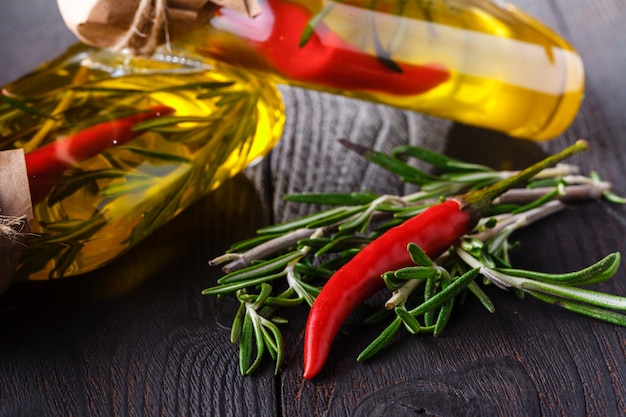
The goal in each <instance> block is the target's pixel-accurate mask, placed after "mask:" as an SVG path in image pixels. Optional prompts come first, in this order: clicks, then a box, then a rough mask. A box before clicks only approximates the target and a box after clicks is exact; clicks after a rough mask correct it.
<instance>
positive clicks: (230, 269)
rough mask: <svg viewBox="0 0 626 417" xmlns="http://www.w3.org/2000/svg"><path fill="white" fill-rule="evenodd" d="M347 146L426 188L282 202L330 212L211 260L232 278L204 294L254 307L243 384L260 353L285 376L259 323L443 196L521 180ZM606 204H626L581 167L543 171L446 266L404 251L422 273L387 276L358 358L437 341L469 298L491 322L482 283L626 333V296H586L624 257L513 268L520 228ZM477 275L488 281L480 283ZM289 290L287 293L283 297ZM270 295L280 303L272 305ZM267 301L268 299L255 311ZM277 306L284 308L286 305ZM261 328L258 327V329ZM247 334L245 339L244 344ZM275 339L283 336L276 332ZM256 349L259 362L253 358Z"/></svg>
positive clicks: (278, 228)
mask: <svg viewBox="0 0 626 417" xmlns="http://www.w3.org/2000/svg"><path fill="white" fill-rule="evenodd" d="M340 142H341V143H342V144H343V145H344V146H345V147H346V148H347V149H349V150H351V151H354V152H357V153H359V154H360V155H362V156H363V157H364V158H366V159H367V160H368V161H370V162H372V163H374V164H377V165H379V166H381V167H382V168H384V169H386V170H388V171H390V172H392V173H395V174H397V175H398V176H399V177H400V178H401V179H402V180H403V181H405V182H410V183H413V184H416V185H418V186H419V190H418V191H417V192H415V193H412V194H409V195H404V196H389V195H376V194H374V193H371V192H369V191H365V192H361V193H355V192H351V193H308V194H298V195H289V196H286V199H287V200H290V201H293V202H299V203H305V204H318V205H326V206H330V208H328V209H326V210H323V211H320V212H317V213H314V214H311V215H308V216H305V217H301V218H297V219H294V220H292V221H289V222H286V223H283V224H277V225H272V226H268V227H265V228H263V229H260V230H259V231H258V233H257V236H255V237H253V238H251V239H249V240H246V241H243V242H240V243H238V244H236V245H234V246H233V248H232V250H231V251H230V252H228V253H226V254H224V255H222V256H219V257H217V258H215V259H213V260H212V261H210V263H211V264H212V265H220V264H223V265H224V266H223V270H224V271H225V272H226V275H225V276H224V277H222V278H221V279H219V280H218V282H217V285H215V286H213V287H210V288H207V289H206V290H204V291H203V294H205V295H228V294H235V295H236V297H237V298H238V300H239V301H240V303H244V301H245V302H251V301H250V300H254V302H253V305H254V308H250V307H245V308H244V307H241V309H240V312H239V313H238V315H237V317H236V318H235V323H234V324H233V328H236V329H237V331H236V334H237V335H238V336H239V337H237V338H236V341H237V343H239V346H240V352H243V353H242V355H243V356H242V357H243V358H244V360H243V364H244V365H245V366H242V373H244V374H248V373H249V372H251V370H252V369H253V368H256V367H257V366H258V361H260V356H259V355H261V356H262V355H263V354H264V352H267V353H269V354H270V356H271V357H272V358H273V359H274V360H276V361H277V363H276V369H277V370H278V369H279V367H280V365H281V363H280V362H279V360H280V359H281V358H282V357H283V355H282V352H278V351H275V349H276V346H278V344H277V343H276V340H277V336H273V337H274V339H272V338H268V336H267V335H266V336H263V337H261V336H262V333H261V331H260V330H259V329H258V328H259V327H263V326H262V325H261V324H260V322H259V320H261V318H263V323H267V322H272V320H273V319H274V318H275V314H276V313H277V312H278V311H279V310H280V309H283V308H289V307H294V306H301V305H302V304H303V303H302V301H306V303H307V304H309V305H311V303H312V302H313V300H314V297H315V296H316V295H317V293H318V291H319V289H320V287H321V286H322V285H323V284H324V282H325V280H326V279H327V278H328V277H330V275H331V274H332V273H333V271H335V270H336V269H338V268H339V267H340V266H341V265H343V264H344V263H345V262H347V261H348V260H349V259H350V258H351V257H352V256H353V255H354V254H355V253H357V252H358V251H359V250H360V249H361V248H362V247H363V246H364V245H365V244H367V243H368V242H370V241H371V240H372V239H374V238H376V237H377V236H378V235H380V234H381V233H383V232H384V231H386V230H387V229H389V228H390V227H392V226H394V225H395V224H398V223H401V222H402V221H403V220H404V219H406V218H408V217H410V216H413V215H415V214H416V213H418V212H420V211H422V210H424V209H425V208H427V207H428V206H430V205H432V204H435V203H437V202H439V201H440V199H441V198H442V197H448V196H453V195H457V194H459V193H462V192H466V191H468V190H472V189H476V188H479V187H484V186H486V185H489V184H492V183H494V182H496V181H499V180H501V179H504V178H508V177H510V176H512V175H514V174H515V173H514V172H506V171H495V170H493V169H491V168H488V167H486V166H483V165H477V164H470V163H466V162H463V161H459V160H456V159H452V158H449V157H447V156H445V155H442V154H439V153H436V152H433V151H431V150H428V149H424V148H420V147H414V146H402V147H399V148H396V149H394V150H393V151H392V152H391V153H390V154H383V153H380V152H377V151H374V150H372V149H369V148H365V147H363V146H361V145H358V144H354V143H351V142H348V141H345V140H340ZM408 158H415V159H419V160H420V161H422V162H424V163H426V164H430V165H431V166H433V167H434V168H436V170H438V171H440V172H441V173H440V174H439V175H434V174H431V173H428V172H425V171H421V170H418V169H416V168H415V167H414V166H412V165H410V164H409V162H408V161H407V159H408ZM602 197H604V198H606V199H607V200H609V201H611V202H614V203H622V202H626V200H622V199H621V197H617V196H616V195H615V194H613V193H612V191H611V185H610V183H608V182H605V181H602V180H601V179H600V178H599V176H598V175H597V174H593V176H590V177H586V176H583V175H580V173H579V172H578V168H577V167H575V166H571V165H565V164H561V165H557V166H556V167H554V168H550V169H546V170H544V171H542V172H541V173H540V174H539V175H537V176H535V177H534V178H532V179H531V180H529V181H528V184H527V187H526V188H518V189H514V190H511V191H509V192H507V193H505V194H504V195H502V196H501V197H500V198H498V199H497V200H495V201H494V206H493V210H492V212H493V213H491V214H489V216H488V217H485V218H483V219H482V220H481V221H480V222H479V224H478V225H477V226H476V228H475V230H474V231H473V232H472V234H471V235H468V236H466V238H464V239H463V240H462V242H459V244H458V245H457V246H456V247H455V248H451V250H450V251H449V252H448V253H447V254H446V255H444V256H442V257H441V258H440V259H436V260H430V259H428V257H427V256H426V255H425V254H424V253H423V251H421V249H420V248H418V247H417V246H416V245H409V247H408V248H407V250H409V252H410V254H411V258H412V259H413V261H414V262H415V264H416V266H414V267H408V268H403V269H400V270H397V271H389V272H388V273H386V274H384V275H383V276H382V277H381V279H383V280H384V281H385V283H386V284H387V286H388V288H389V289H390V290H391V291H392V296H391V298H390V299H389V300H388V301H387V302H386V304H385V308H384V309H381V310H380V311H379V312H378V313H376V314H374V315H372V316H371V317H370V318H368V319H366V322H368V323H374V322H376V321H379V320H381V319H382V320H390V323H389V324H388V326H387V327H386V328H385V330H384V331H383V332H382V333H381V335H380V336H379V337H378V338H376V339H375V340H374V341H373V342H372V343H371V344H370V346H368V347H367V348H366V349H365V350H364V351H363V353H362V354H361V355H360V356H359V358H358V360H365V359H368V358H371V357H372V356H373V355H375V354H376V353H377V352H379V351H380V350H381V349H382V348H384V347H385V346H386V345H387V344H388V343H389V341H390V340H392V338H394V337H395V336H396V334H397V332H398V331H399V330H400V329H401V328H403V327H404V328H405V329H406V330H407V331H408V332H409V333H412V334H415V333H430V334H433V335H434V336H438V335H440V334H441V333H442V332H443V331H444V330H445V328H446V325H447V323H448V321H449V320H450V318H451V312H452V310H453V309H454V308H456V306H458V305H459V304H460V303H461V301H462V300H463V299H465V297H467V296H468V295H470V294H471V295H473V296H475V297H476V298H477V299H478V300H479V301H480V303H481V304H482V305H483V306H484V307H485V308H486V309H487V310H488V311H489V312H492V313H493V312H494V311H495V307H494V304H493V302H492V301H491V300H490V299H489V297H488V296H487V294H486V293H485V292H484V291H483V289H482V285H485V284H491V283H493V284H496V285H497V286H499V287H501V288H503V289H506V290H512V291H516V292H519V293H528V294H529V295H531V296H534V297H536V298H538V299H540V300H543V301H545V302H548V303H552V304H557V305H560V306H562V307H564V308H567V309H570V310H572V311H576V312H579V313H581V314H585V315H588V316H591V317H596V318H599V319H602V320H605V321H609V322H611V323H615V324H620V325H626V321H625V320H624V316H623V315H622V314H620V313H618V312H616V311H615V310H620V309H623V306H624V304H626V298H622V297H617V296H606V297H603V296H601V295H600V294H598V293H594V292H592V291H589V290H584V289H581V288H578V287H580V286H582V285H589V284H593V283H596V282H600V281H602V280H606V279H609V278H610V277H611V276H612V275H613V274H614V273H615V272H616V270H617V267H618V265H619V259H620V258H619V254H611V255H609V256H607V257H606V258H605V259H603V260H601V261H599V262H598V263H596V264H594V265H592V266H590V267H589V268H585V269H583V270H581V271H578V272H574V273H568V274H560V275H551V274H544V273H538V272H533V271H521V270H517V269H514V268H512V266H511V265H510V260H509V252H510V250H511V249H512V248H513V247H514V245H513V244H511V243H510V241H509V239H510V237H511V235H512V233H514V232H515V231H516V230H518V229H520V228H522V227H526V226H528V225H530V224H533V223H535V222H537V221H538V220H540V219H543V218H544V217H546V216H549V215H552V214H555V213H557V212H559V211H560V210H562V209H563V208H564V207H565V204H564V202H566V201H567V202H571V201H579V200H584V199H598V198H602ZM478 277H483V279H482V282H481V280H478V279H477V278H478ZM284 288H287V289H286V290H281V289H284ZM261 293H262V294H263V297H265V295H266V294H270V295H267V297H265V298H263V297H261V295H260V294H261ZM274 293H280V294H279V295H277V296H275V297H274V298H272V296H271V294H274ZM255 294H257V295H255ZM250 297H252V298H250ZM260 299H263V300H266V301H264V302H259V300H260ZM242 300H243V301H242ZM269 300H272V303H270V302H269ZM275 300H281V301H282V304H280V303H276V302H275ZM254 303H256V304H254ZM279 304H280V305H279ZM242 305H243V304H242ZM281 321H282V320H281ZM246 322H249V323H250V324H248V326H247V327H244V326H242V325H241V323H246ZM253 323H257V324H256V326H257V327H254V325H253ZM246 329H247V330H246ZM246 331H248V334H247V335H244V334H243V333H244V332H246ZM273 331H277V330H276V329H274V328H273V327H272V332H273ZM272 334H273V333H272ZM259 335H261V336H259ZM263 343H266V344H265V345H263ZM253 351H254V352H256V354H255V355H252V354H251V353H250V352H253ZM277 358H278V359H277Z"/></svg>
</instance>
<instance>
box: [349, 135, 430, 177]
mask: <svg viewBox="0 0 626 417" xmlns="http://www.w3.org/2000/svg"><path fill="white" fill-rule="evenodd" d="M338 142H339V143H341V144H342V145H343V146H344V147H346V148H347V149H350V150H351V151H353V152H356V153H358V154H359V155H361V156H362V157H364V158H365V159H367V160H368V161H370V162H371V163H374V164H376V165H378V166H380V167H381V168H383V169H385V170H387V171H389V172H392V173H394V174H397V175H399V176H400V177H401V178H402V179H403V181H405V182H410V183H412V184H417V185H423V184H427V183H429V182H432V181H434V180H436V179H437V178H436V177H434V176H433V175H430V174H427V173H426V172H424V171H421V170H419V169H417V168H415V167H412V166H411V165H409V164H407V163H406V162H404V161H402V160H400V159H398V158H395V157H393V156H390V155H387V154H384V153H382V152H378V151H375V150H373V149H371V148H367V147H365V146H363V145H361V144H358V143H354V142H350V141H348V140H345V139H338Z"/></svg>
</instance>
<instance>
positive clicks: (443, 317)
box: [433, 297, 454, 337]
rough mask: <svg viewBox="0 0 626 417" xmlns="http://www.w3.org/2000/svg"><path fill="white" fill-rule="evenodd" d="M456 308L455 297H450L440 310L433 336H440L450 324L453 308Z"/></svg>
mask: <svg viewBox="0 0 626 417" xmlns="http://www.w3.org/2000/svg"><path fill="white" fill-rule="evenodd" d="M453 309H454V297H452V298H450V299H449V300H448V301H447V302H446V303H445V304H444V305H442V306H441V309H440V310H439V315H438V316H437V321H436V322H435V327H434V329H433V336H434V337H439V336H440V335H441V334H442V333H443V331H444V330H445V329H446V327H447V326H448V322H449V321H450V317H451V316H452V310H453Z"/></svg>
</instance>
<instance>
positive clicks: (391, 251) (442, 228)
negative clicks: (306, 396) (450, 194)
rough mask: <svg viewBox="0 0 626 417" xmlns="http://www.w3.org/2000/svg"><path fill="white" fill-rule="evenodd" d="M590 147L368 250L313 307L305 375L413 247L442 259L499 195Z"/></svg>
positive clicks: (393, 232) (437, 209) (434, 213)
mask: <svg viewBox="0 0 626 417" xmlns="http://www.w3.org/2000/svg"><path fill="white" fill-rule="evenodd" d="M586 149H587V143H586V142H584V141H578V142H577V143H576V144H574V145H573V146H571V147H569V148H566V149H565V150H563V151H562V152H560V153H558V154H556V155H553V156H551V157H548V158H546V159H544V160H542V161H540V162H538V163H536V164H534V165H532V166H530V167H529V168H527V169H525V170H523V171H521V172H520V173H519V174H517V175H515V176H513V177H511V178H508V179H506V180H503V181H500V182H498V183H496V184H494V185H492V186H490V187H487V188H485V189H483V190H479V191H473V192H469V193H467V194H464V195H463V196H460V197H458V198H457V199H452V200H448V201H445V202H443V203H440V204H437V205H434V206H432V207H430V208H428V209H427V210H425V211H424V212H422V213H421V214H419V215H417V216H415V217H414V218H412V219H410V220H407V221H406V222H404V223H403V224H401V225H400V226H396V227H394V228H392V229H390V230H388V231H387V232H385V233H384V234H383V235H381V236H380V237H379V238H377V239H376V240H374V241H373V242H371V243H370V244H369V245H367V246H366V247H365V248H363V249H362V250H361V251H360V252H359V253H358V254H357V255H356V256H355V257H354V258H353V259H352V260H350V261H349V262H348V263H346V264H345V265H344V266H343V267H342V268H340V269H339V270H338V271H337V272H336V273H335V274H333V276H332V277H331V278H330V279H329V280H328V282H327V283H326V284H325V285H324V287H323V288H322V291H321V292H320V294H319V295H318V296H317V298H316V300H315V301H314V303H313V305H312V306H311V310H310V312H309V317H308V320H307V324H306V329H305V337H304V377H305V378H312V377H314V376H315V375H316V374H317V373H318V372H319V371H320V370H321V368H322V367H323V365H324V362H325V361H326V358H327V357H328V354H329V352H330V347H331V344H332V342H333V339H334V338H335V336H336V334H337V332H338V331H339V329H340V327H341V325H342V323H343V322H344V321H345V319H346V318H347V317H348V316H349V315H350V314H351V312H352V311H353V310H354V309H355V308H356V307H357V306H358V305H359V304H360V303H361V302H363V301H364V300H366V299H367V298H369V297H371V296H372V295H374V294H375V293H376V292H377V291H379V290H380V289H382V288H383V287H384V282H383V280H382V279H381V275H382V274H383V273H385V272H388V271H393V270H397V269H399V268H401V267H405V266H408V265H410V264H411V258H410V256H409V253H408V251H407V245H408V244H409V243H411V242H413V243H416V244H417V245H418V246H419V247H420V248H421V249H422V250H423V251H424V252H425V253H426V254H427V255H428V256H429V257H430V258H432V259H435V258H437V257H438V256H439V255H441V254H442V253H443V252H445V251H446V250H447V249H448V248H449V247H450V246H452V245H453V244H454V242H456V241H457V240H458V239H459V238H461V237H462V236H463V235H465V234H467V233H469V232H470V231H471V230H472V228H473V227H474V225H475V224H476V222H477V221H478V220H479V219H480V218H481V217H482V215H483V214H484V213H485V211H486V209H487V208H488V207H489V205H490V204H491V201H492V200H493V199H494V198H495V197H497V196H498V195H500V194H502V193H503V192H505V191H506V190H508V189H510V188H511V187H512V186H514V185H515V184H517V183H519V182H521V181H525V180H527V179H529V178H530V177H532V176H534V175H535V174H537V173H538V172H539V171H541V170H542V169H544V168H545V167H547V166H550V165H553V164H555V163H556V162H558V161H560V160H562V159H564V158H566V157H568V156H570V155H572V154H574V153H576V152H580V151H582V150H586Z"/></svg>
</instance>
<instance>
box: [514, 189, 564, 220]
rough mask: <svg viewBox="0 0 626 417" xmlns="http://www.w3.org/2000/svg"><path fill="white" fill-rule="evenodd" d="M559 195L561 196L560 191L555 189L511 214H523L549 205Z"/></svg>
mask: <svg viewBox="0 0 626 417" xmlns="http://www.w3.org/2000/svg"><path fill="white" fill-rule="evenodd" d="M557 195H559V190H558V189H556V188H555V189H554V190H552V191H550V192H549V193H547V194H545V195H543V196H541V197H539V198H538V199H536V200H535V201H532V202H530V203H528V204H525V205H523V206H520V207H517V208H516V209H514V210H512V211H511V214H518V213H523V212H525V211H528V210H532V209H534V208H537V207H539V206H541V205H543V204H545V203H547V202H548V201H550V200H552V199H554V198H555V197H556V196H557Z"/></svg>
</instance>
